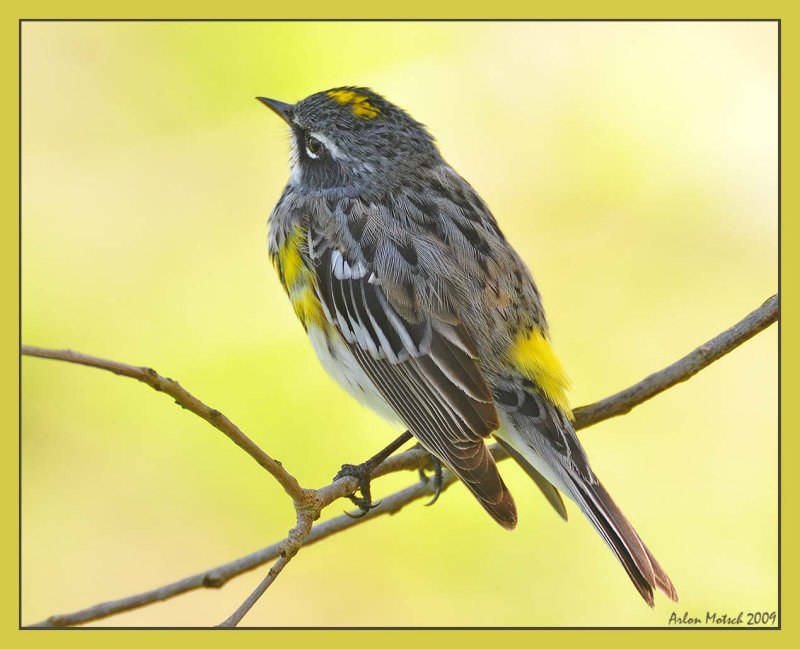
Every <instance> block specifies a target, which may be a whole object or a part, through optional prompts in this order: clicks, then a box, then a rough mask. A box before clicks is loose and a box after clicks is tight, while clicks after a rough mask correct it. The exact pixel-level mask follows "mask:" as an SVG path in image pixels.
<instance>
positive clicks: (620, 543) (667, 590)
mask: <svg viewBox="0 0 800 649" xmlns="http://www.w3.org/2000/svg"><path fill="white" fill-rule="evenodd" d="M573 486H574V488H575V491H574V495H575V496H576V501H577V502H578V504H579V505H580V506H581V509H583V511H584V513H585V514H586V515H587V517H588V518H589V520H590V521H591V522H592V524H593V525H594V526H595V528H596V529H597V531H598V532H600V535H601V536H602V537H603V539H604V540H605V541H606V543H607V544H608V546H609V547H610V548H611V550H612V551H613V552H614V554H615V555H616V557H617V559H618V560H619V562H620V563H621V564H622V566H623V567H624V568H625V572H627V573H628V577H630V580H631V581H632V582H633V585H634V586H635V587H636V590H638V591H639V594H640V595H641V596H642V598H643V599H644V601H645V602H647V603H648V604H649V605H650V606H653V605H654V602H653V591H654V590H655V589H658V590H660V591H662V592H663V593H664V594H665V595H666V596H667V597H669V598H670V599H671V600H673V601H678V593H677V592H676V590H675V587H674V586H673V585H672V582H671V581H670V578H669V577H668V576H667V573H666V572H665V571H664V569H663V568H662V567H661V566H660V565H659V563H658V561H656V559H655V557H653V555H652V554H651V552H650V550H648V549H647V546H645V544H644V542H643V541H642V539H641V538H640V537H639V535H638V534H637V533H636V530H634V529H633V526H632V525H631V524H630V522H628V519H627V518H625V515H624V514H623V513H622V512H621V511H620V509H619V507H617V505H616V503H615V502H614V501H613V500H612V499H611V496H610V495H609V494H608V492H607V491H606V489H605V487H603V485H602V484H600V482H594V483H592V484H588V483H586V482H584V481H582V480H579V479H574V480H573Z"/></svg>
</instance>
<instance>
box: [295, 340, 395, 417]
mask: <svg viewBox="0 0 800 649" xmlns="http://www.w3.org/2000/svg"><path fill="white" fill-rule="evenodd" d="M308 337H309V338H310V339H311V345H312V346H313V347H314V351H315V352H316V353H317V357H318V358H319V361H320V363H322V367H324V368H325V371H326V372H327V373H328V375H329V376H331V377H332V378H333V379H334V380H335V381H336V382H337V383H338V384H339V385H340V386H342V388H344V390H345V391H346V392H347V393H348V394H350V396H352V397H353V398H354V399H355V400H356V401H358V402H359V403H361V404H363V405H365V406H367V408H369V409H371V410H373V411H374V412H376V413H377V414H378V415H380V416H381V417H383V418H384V419H386V420H387V421H390V422H392V423H395V424H396V423H399V418H398V417H397V414H395V412H394V410H393V409H392V407H391V406H390V405H389V404H388V403H387V402H386V400H385V399H384V398H383V396H382V395H381V393H380V392H378V389H377V388H376V387H375V384H374V383H373V382H372V379H370V378H369V377H368V376H367V375H366V373H365V372H364V370H362V369H361V366H360V365H359V364H358V361H356V359H355V357H354V356H353V353H352V352H351V351H350V348H349V347H348V346H347V344H346V343H345V342H344V341H343V340H342V339H341V338H340V337H339V336H338V335H333V336H330V339H329V338H328V337H327V336H326V335H325V332H323V330H322V329H320V328H319V327H317V326H314V325H313V324H312V325H311V326H310V327H309V328H308Z"/></svg>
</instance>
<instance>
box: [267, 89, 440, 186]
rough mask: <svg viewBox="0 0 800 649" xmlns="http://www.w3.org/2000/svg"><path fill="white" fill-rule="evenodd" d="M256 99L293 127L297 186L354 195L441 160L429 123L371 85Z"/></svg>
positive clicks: (294, 181) (293, 180)
mask: <svg viewBox="0 0 800 649" xmlns="http://www.w3.org/2000/svg"><path fill="white" fill-rule="evenodd" d="M258 100H259V101H261V102H262V103H263V104H265V105H266V106H268V107H269V108H270V109H272V110H273V111H274V112H275V113H276V114H277V115H278V116H280V117H281V118H282V119H283V120H284V121H285V122H286V123H287V124H288V125H289V127H290V128H291V146H292V156H291V170H292V176H291V181H290V182H291V183H292V184H293V185H295V186H296V187H298V188H301V189H304V190H307V191H310V192H315V191H323V192H331V191H334V192H336V193H339V194H341V195H352V194H355V193H358V192H360V191H363V190H364V189H365V188H374V187H380V186H387V187H388V186H393V185H397V184H400V183H402V182H403V178H404V177H406V176H407V175H408V176H410V175H413V173H414V171H415V170H417V169H419V168H420V167H423V166H428V165H430V164H432V163H434V162H436V161H437V160H438V156H439V154H438V151H437V150H436V146H435V145H434V143H433V138H432V137H431V136H430V134H429V133H428V132H427V130H426V129H425V127H424V126H423V125H422V124H420V123H419V122H417V121H416V120H414V119H412V118H411V117H410V116H409V115H408V113H406V112H405V111H404V110H402V109H401V108H399V107H398V106H395V105H394V104H392V103H391V102H389V101H387V100H386V99H384V98H383V97H381V96H380V95H378V94H376V93H375V92H373V91H372V90H369V89H368V88H358V87H350V86H348V87H342V88H334V89H331V90H325V91H323V92H318V93H316V94H313V95H311V96H310V97H306V98H305V99H303V100H302V101H299V102H297V103H296V104H286V103H283V102H281V101H277V100H275V99H267V98H265V97H258Z"/></svg>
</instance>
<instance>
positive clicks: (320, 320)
mask: <svg viewBox="0 0 800 649" xmlns="http://www.w3.org/2000/svg"><path fill="white" fill-rule="evenodd" d="M290 299H291V301H292V306H293V307H294V313H295V315H296V316H297V318H298V320H300V322H302V323H303V327H305V328H306V329H308V325H309V324H314V325H316V326H318V327H319V328H321V329H326V330H327V327H328V321H327V320H326V319H325V313H324V312H323V311H322V305H321V304H320V303H319V300H318V299H317V296H316V295H314V290H313V289H312V288H311V286H307V287H305V288H304V289H303V290H302V291H300V292H299V293H297V294H293V295H292V296H291V297H290Z"/></svg>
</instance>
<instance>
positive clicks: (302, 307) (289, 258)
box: [275, 226, 327, 329]
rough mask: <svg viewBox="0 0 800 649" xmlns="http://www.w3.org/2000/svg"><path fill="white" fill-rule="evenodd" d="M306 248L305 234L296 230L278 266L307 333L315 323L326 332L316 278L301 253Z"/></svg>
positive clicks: (299, 229)
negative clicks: (315, 282)
mask: <svg viewBox="0 0 800 649" xmlns="http://www.w3.org/2000/svg"><path fill="white" fill-rule="evenodd" d="M305 244H306V231H305V230H304V229H303V228H301V227H300V226H296V227H295V228H294V230H292V232H291V234H290V235H289V236H288V237H286V241H285V242H284V244H283V247H282V248H281V249H280V250H279V251H278V255H277V257H276V258H275V266H276V267H277V269H278V273H279V275H280V277H281V281H282V282H283V286H284V288H285V289H286V292H287V293H288V294H289V299H290V300H291V302H292V306H293V307H294V312H295V314H296V315H297V317H298V319H299V320H300V322H302V323H303V327H305V328H306V329H308V325H309V324H310V323H313V324H316V325H317V326H319V327H322V328H325V327H327V320H326V319H325V313H324V312H323V310H322V305H321V304H320V302H319V300H318V299H317V296H316V295H315V294H314V276H313V274H312V273H311V270H310V269H309V268H308V266H306V264H305V262H304V261H303V255H302V252H301V251H302V248H303V246H304V245H305Z"/></svg>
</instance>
